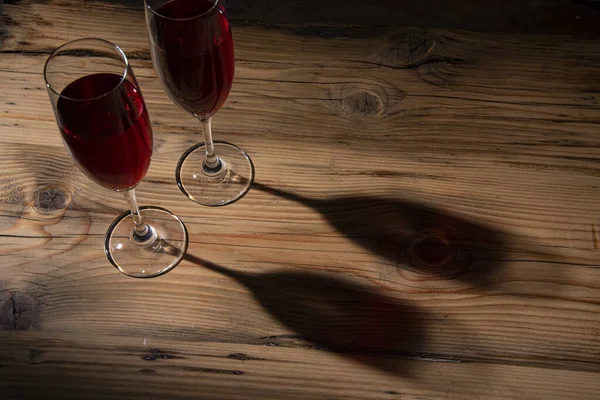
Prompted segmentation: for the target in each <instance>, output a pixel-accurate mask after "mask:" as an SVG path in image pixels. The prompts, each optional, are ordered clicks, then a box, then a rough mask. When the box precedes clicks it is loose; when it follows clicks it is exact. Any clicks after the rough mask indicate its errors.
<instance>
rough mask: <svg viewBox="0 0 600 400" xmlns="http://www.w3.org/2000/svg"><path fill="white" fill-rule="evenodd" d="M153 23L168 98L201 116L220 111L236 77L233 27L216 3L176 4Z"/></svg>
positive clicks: (177, 0)
mask: <svg viewBox="0 0 600 400" xmlns="http://www.w3.org/2000/svg"><path fill="white" fill-rule="evenodd" d="M156 13H157V14H159V15H160V16H163V17H166V18H161V17H154V18H153V19H152V22H151V23H150V29H151V31H152V33H151V43H152V45H151V47H152V59H153V60H154V66H155V69H156V71H157V73H158V75H159V77H160V80H161V82H162V83H163V86H164V88H165V91H166V92H167V94H168V95H169V96H170V97H171V99H172V100H173V101H174V102H175V103H176V104H179V105H180V106H181V107H182V108H183V109H184V110H186V111H188V112H190V113H192V114H193V115H194V116H196V117H208V116H210V115H213V114H214V113H216V112H217V111H218V110H219V108H221V106H222V105H223V103H224V102H225V99H226V98H227V95H228V94H229V91H230V89H231V84H232V82H233V75H234V69H235V66H234V53H233V38H232V36H231V27H230V26H229V21H228V20H227V17H226V15H225V11H224V8H223V7H222V6H221V5H220V4H218V5H216V6H215V4H214V1H211V0H171V1H168V2H166V3H165V4H163V5H162V6H161V7H159V8H158V9H157V10H156Z"/></svg>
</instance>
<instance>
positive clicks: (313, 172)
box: [0, 1, 600, 399]
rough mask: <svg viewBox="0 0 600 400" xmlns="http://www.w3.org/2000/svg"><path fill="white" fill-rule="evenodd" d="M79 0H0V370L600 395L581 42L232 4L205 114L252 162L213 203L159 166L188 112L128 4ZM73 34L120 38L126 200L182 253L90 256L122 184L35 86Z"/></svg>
mask: <svg viewBox="0 0 600 400" xmlns="http://www.w3.org/2000/svg"><path fill="white" fill-rule="evenodd" d="M74 4H75V3H74V2H72V1H60V2H57V1H50V2H40V3H38V2H31V1H23V2H20V3H17V4H6V5H5V8H4V14H5V17H6V16H8V17H9V21H10V24H9V25H7V29H6V31H5V36H4V37H5V40H4V42H3V44H2V47H1V49H0V52H1V53H2V55H1V56H0V82H1V83H2V88H3V90H2V91H0V141H1V143H2V145H1V147H0V170H2V171H3V175H2V180H1V181H0V239H1V240H0V260H2V262H1V267H0V293H1V297H0V308H1V309H0V327H1V328H2V330H0V348H2V349H3V351H2V352H0V365H1V366H2V368H0V381H2V383H3V385H4V387H5V388H8V389H9V390H10V392H8V393H10V395H11V396H13V398H20V397H23V396H24V395H28V396H30V397H32V398H33V397H38V398H39V397H46V398H48V397H51V398H52V397H54V398H66V397H68V396H71V397H73V398H79V397H80V393H88V394H91V395H92V396H93V395H95V396H97V397H104V396H107V395H113V396H116V397H123V396H125V395H127V396H129V397H131V398H136V397H145V398H147V397H148V396H150V397H152V395H155V396H156V397H169V398H175V397H177V398H190V397H191V398H197V397H198V396H199V394H198V393H202V397H204V398H311V399H312V398H350V399H352V398H357V399H358V398H361V399H363V398H372V399H379V398H382V399H383V398H394V397H402V398H414V399H417V398H421V399H422V398H431V399H438V398H477V397H478V396H479V397H482V398H510V397H513V398H515V397H516V398H518V397H519V396H521V397H530V398H561V399H563V398H580V399H585V398H593V396H594V395H595V393H597V391H598V389H599V387H598V382H599V381H600V380H598V379H597V378H598V372H599V369H600V350H599V346H598V339H597V338H598V334H599V333H600V324H599V322H598V317H599V314H600V308H599V305H598V304H599V302H600V299H599V297H598V289H599V288H600V270H599V269H598V263H599V255H598V240H599V236H598V235H599V234H598V229H599V228H598V221H597V215H598V211H599V210H598V208H599V206H598V202H597V201H595V200H596V198H597V197H598V194H599V189H598V188H599V182H598V180H599V170H598V166H597V161H598V158H599V157H600V150H599V146H598V144H599V143H598V141H599V139H598V135H597V133H596V132H597V129H598V123H599V122H600V120H599V118H600V106H599V104H598V101H599V99H600V97H599V95H598V92H599V91H600V88H599V87H598V82H597V81H596V80H595V79H594V78H593V77H595V76H597V74H598V68H599V67H598V66H599V65H600V62H599V61H600V52H599V48H598V46H597V42H596V41H594V40H589V39H573V38H570V37H567V36H547V35H515V34H481V33H479V34H475V33H470V32H459V31H448V30H440V29H427V30H423V29H413V28H407V29H387V30H386V31H385V35H383V36H382V37H369V36H366V37H354V38H352V39H350V38H347V37H346V38H341V39H337V40H334V39H332V38H330V37H323V38H318V37H317V38H310V39H309V38H307V37H304V36H300V35H297V34H294V33H292V32H289V31H286V30H282V29H279V30H266V29H263V28H259V27H248V26H245V27H238V28H236V29H235V38H236V51H237V64H236V68H237V69H236V80H235V83H234V88H233V91H232V93H231V95H230V98H229V100H228V102H227V104H226V106H225V107H224V108H223V110H221V111H220V112H219V113H218V115H217V116H216V117H215V124H214V126H215V133H216V136H217V137H219V138H223V139H227V140H230V141H232V142H235V143H236V144H238V145H240V146H242V147H243V148H245V149H246V150H247V151H248V152H249V153H250V154H251V156H252V158H253V160H254V163H255V165H256V166H257V181H258V183H259V184H260V185H255V186H254V188H253V189H252V191H251V192H250V193H249V194H248V195H247V197H246V198H244V199H243V200H242V201H241V202H238V203H236V204H233V205H231V206H228V207H225V208H221V209H207V208H202V207H198V206H196V205H194V204H193V203H190V202H189V201H188V200H186V199H185V198H184V197H183V196H182V195H181V193H180V192H179V190H178V189H177V187H176V186H175V184H174V176H173V175H174V168H175V164H176V161H177V159H178V158H179V156H180V155H181V153H182V152H183V151H184V150H185V149H186V148H187V147H189V146H190V145H192V144H194V143H195V142H196V141H198V140H199V139H198V136H197V135H196V134H195V132H197V130H198V124H197V122H196V121H194V120H193V119H192V118H187V117H186V116H185V114H184V113H183V112H182V111H180V110H179V109H178V108H177V107H176V106H174V105H173V104H172V103H171V102H170V100H169V99H168V98H167V96H166V95H165V94H164V92H163V91H162V89H161V88H160V84H159V83H158V81H157V79H156V75H155V74H154V72H153V71H152V68H151V62H150V60H149V58H148V48H147V42H146V33H145V27H144V22H143V15H142V14H141V13H140V12H139V10H136V9H135V8H130V7H123V6H121V5H119V4H113V5H107V4H106V3H103V2H86V3H85V5H81V6H78V7H74ZM77 4H80V3H77ZM90 15H93V18H90ZM82 32H85V33H86V36H87V35H89V36H103V37H105V38H107V39H109V40H114V41H116V42H118V43H119V44H121V45H122V46H123V47H124V49H125V51H126V52H127V53H128V54H130V55H132V56H133V58H134V60H133V64H134V69H135V71H136V75H137V76H138V78H139V79H140V82H141V85H142V89H143V92H144V96H145V99H146V102H147V104H148V108H149V110H150V114H151V116H152V120H153V125H154V132H155V138H156V140H155V153H154V157H153V161H152V166H151V167H150V170H149V173H148V175H147V177H146V179H145V180H144V182H143V183H142V184H141V185H140V187H139V190H138V198H139V200H140V202H141V203H142V204H156V205H161V206H163V207H166V208H168V209H171V210H172V211H174V212H175V213H176V214H178V215H180V216H181V217H182V218H183V219H184V221H185V223H186V225H187V227H188V230H189V232H190V237H191V245H190V251H189V257H188V258H187V259H186V260H185V261H184V262H183V263H182V264H181V265H180V266H179V267H177V268H176V269H175V270H174V271H172V272H170V273H169V274H167V275H165V276H163V277H161V278H158V279H155V280H151V281H143V282H141V281H137V280H132V279H130V278H127V277H125V276H122V275H120V274H118V273H117V272H116V271H115V270H114V269H113V268H112V267H110V266H109V264H108V262H107V261H106V259H105V257H104V254H103V250H102V242H103V238H104V232H105V230H106V228H107V226H108V224H109V223H110V222H111V221H112V219H113V218H114V217H115V216H116V215H118V214H119V213H120V212H122V210H123V209H124V207H125V202H124V201H122V200H121V199H119V196H118V195H117V194H115V193H110V192H107V191H105V190H103V189H101V188H99V187H97V186H96V185H94V184H93V183H92V182H90V181H89V180H88V179H87V178H85V177H84V176H83V175H82V174H81V173H80V172H78V171H77V170H76V168H75V167H74V166H73V164H72V162H71V161H70V160H69V158H68V155H67V153H66V151H65V150H64V149H63V147H62V144H61V142H60V139H59V134H58V131H57V129H56V126H55V123H54V119H53V115H52V110H51V107H50V105H49V102H48V99H47V95H46V93H45V91H44V88H43V85H44V83H43V77H42V75H41V73H42V68H43V63H44V61H45V59H46V57H47V55H48V53H49V51H51V49H53V48H55V47H56V46H58V45H59V44H61V43H62V42H64V41H67V40H69V39H72V38H74V37H77V36H81V33H82ZM379 32H381V31H379ZM282 49H286V51H282ZM432 237H433V238H442V239H444V240H449V241H450V242H451V243H452V246H451V248H450V252H449V253H448V254H449V258H448V259H447V260H446V262H444V263H440V264H439V265H432V264H431V263H426V262H424V261H423V260H418V259H417V258H418V257H417V256H416V252H417V251H418V246H419V243H422V242H421V241H422V240H423V238H430V239H431V238H432ZM208 260H210V262H209V261H208ZM433 264H435V263H433ZM386 315H390V318H388V319H386V318H385V316H386ZM14 330H17V331H18V332H12V331H14ZM365 332H366V333H365ZM375 339H377V340H375ZM152 349H155V351H153V350H152ZM5 350H6V351H5ZM157 350H160V351H157ZM238 353H243V354H247V355H249V356H250V357H255V358H259V360H253V359H248V360H243V359H240V358H239V357H235V356H234V357H229V356H230V355H232V354H234V355H235V354H238ZM162 355H167V356H168V357H167V358H162ZM144 357H147V358H150V360H144V359H143V358H144ZM178 357H182V358H178ZM240 357H241V356H240ZM152 358H154V360H152ZM242 358H244V357H242ZM149 364H150V365H151V366H148V365H149ZM157 364H158V366H157ZM153 371H154V372H153ZM236 371H241V372H243V373H242V374H238V373H237V372H236ZM26 382H27V383H28V382H35V383H36V384H39V386H38V387H39V388H40V389H39V390H35V389H33V386H34V385H31V386H27V385H26V384H25V383H26ZM28 387H29V389H28ZM63 387H69V388H70V389H72V391H71V392H69V393H67V394H65V393H64V391H63V390H62V388H63Z"/></svg>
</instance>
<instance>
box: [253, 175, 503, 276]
mask: <svg viewBox="0 0 600 400" xmlns="http://www.w3.org/2000/svg"><path fill="white" fill-rule="evenodd" d="M253 188H254V189H257V190H260V191H262V192H265V193H269V194H272V195H275V196H278V197H281V198H285V199H289V200H293V201H296V202H299V203H301V204H304V205H306V206H308V207H311V208H313V209H315V210H316V211H318V212H319V213H320V214H321V215H323V216H324V217H325V218H326V220H327V221H328V223H329V224H330V225H331V226H332V227H333V228H335V229H336V230H337V231H338V232H339V233H341V234H343V235H344V236H345V237H347V238H348V239H350V240H352V241H353V242H355V243H356V244H358V245H359V246H361V247H362V248H364V249H365V250H368V251H369V252H371V253H373V254H376V255H378V256H380V257H383V258H385V259H386V260H387V261H388V262H389V263H392V264H393V265H395V266H396V267H397V268H398V269H399V272H400V273H403V274H415V275H417V276H420V277H422V278H425V279H430V280H440V279H458V280H460V281H461V282H464V283H466V284H468V285H470V286H471V287H479V286H485V285H487V284H490V283H492V282H493V281H494V277H495V275H496V274H497V273H498V272H499V270H500V268H501V266H502V264H503V261H504V260H505V257H506V251H505V250H506V240H507V235H506V234H505V233H504V232H501V231H499V230H496V229H492V228H489V227H486V226H483V225H481V224H478V223H475V222H472V221H468V220H466V219H464V218H460V217H457V216H454V215H451V214H449V213H446V212H443V211H440V210H435V209H433V208H431V207H428V206H425V205H421V204H415V203H413V202H410V201H407V200H398V199H391V198H379V197H372V196H347V197H338V198H331V199H325V200H321V199H311V198H307V197H303V196H300V195H297V194H295V193H292V192H290V191H286V190H282V189H278V188H273V187H270V186H267V185H264V184H261V183H258V182H255V183H254V184H253Z"/></svg>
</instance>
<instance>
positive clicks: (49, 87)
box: [44, 38, 129, 101]
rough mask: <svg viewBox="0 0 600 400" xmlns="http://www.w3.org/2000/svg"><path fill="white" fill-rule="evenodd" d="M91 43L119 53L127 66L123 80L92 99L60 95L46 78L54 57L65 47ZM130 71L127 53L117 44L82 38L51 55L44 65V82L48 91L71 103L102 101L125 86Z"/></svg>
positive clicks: (98, 39)
mask: <svg viewBox="0 0 600 400" xmlns="http://www.w3.org/2000/svg"><path fill="white" fill-rule="evenodd" d="M90 41H96V42H102V43H103V44H107V45H109V46H110V47H113V48H114V49H115V50H116V51H117V53H118V54H119V56H120V57H121V60H123V62H124V64H125V69H124V71H123V74H121V80H120V81H119V83H118V84H116V85H115V86H114V87H113V88H111V89H110V90H108V91H107V92H106V93H103V94H101V95H100V96H94V97H90V98H85V99H81V98H75V97H69V96H65V95H64V94H62V93H59V92H58V91H57V90H56V89H54V87H52V85H51V84H50V82H48V78H47V76H46V72H47V70H48V65H49V64H50V61H51V60H52V59H53V58H54V57H56V55H57V54H58V53H59V52H60V51H61V50H63V49H64V48H65V47H67V46H70V45H73V44H75V43H78V42H90ZM128 71H129V59H127V56H126V55H125V52H124V51H123V50H122V49H121V48H120V47H119V46H118V45H116V44H114V43H112V42H109V41H108V40H105V39H100V38H81V39H75V40H71V41H70V42H67V43H64V44H62V45H61V46H59V47H58V48H57V49H56V50H54V51H53V52H52V54H50V57H48V59H47V60H46V63H45V64H44V82H45V83H46V88H47V89H48V90H51V91H52V93H54V94H56V95H57V96H58V97H61V98H63V99H67V100H70V101H91V100H97V99H101V98H103V97H105V96H108V95H109V94H111V93H112V92H114V91H115V90H117V89H118V88H119V87H120V86H121V85H122V84H123V82H124V81H125V80H126V79H127V74H128V73H129V72H128ZM71 83H72V82H71Z"/></svg>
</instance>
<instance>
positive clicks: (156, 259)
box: [104, 206, 188, 278]
mask: <svg viewBox="0 0 600 400" xmlns="http://www.w3.org/2000/svg"><path fill="white" fill-rule="evenodd" d="M140 215H141V216H142V218H143V219H144V222H145V223H146V224H147V225H149V226H150V227H151V229H153V230H154V232H153V233H154V235H153V236H152V240H147V241H146V242H143V243H141V244H140V243H137V242H136V241H135V240H134V239H133V238H132V232H133V226H134V225H133V218H132V217H131V213H130V212H129V211H127V212H124V213H123V214H121V215H120V216H119V217H118V218H117V219H116V220H115V221H114V222H113V223H112V224H111V225H110V227H109V228H108V231H107V232H106V238H105V240H104V251H105V253H106V256H107V257H108V260H109V261H110V262H111V264H112V265H114V266H115V267H116V268H117V269H118V270H119V271H121V272H122V273H124V274H126V275H129V276H132V277H134V278H151V277H154V276H158V275H162V274H164V273H166V272H168V271H170V270H172V269H173V268H175V267H176V266H177V264H179V262H180V261H181V259H182V258H183V256H184V255H185V252H186V250H187V246H188V233H187V229H186V228H185V225H184V224H183V222H182V221H181V220H180V219H179V218H178V217H177V216H176V215H174V214H172V213H171V212H169V211H168V210H165V209H164V208H161V207H151V206H143V207H140Z"/></svg>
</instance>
